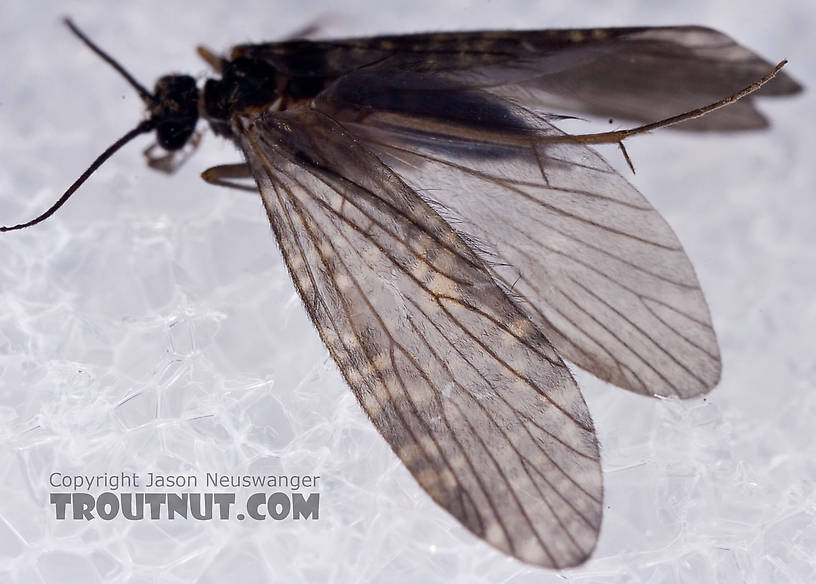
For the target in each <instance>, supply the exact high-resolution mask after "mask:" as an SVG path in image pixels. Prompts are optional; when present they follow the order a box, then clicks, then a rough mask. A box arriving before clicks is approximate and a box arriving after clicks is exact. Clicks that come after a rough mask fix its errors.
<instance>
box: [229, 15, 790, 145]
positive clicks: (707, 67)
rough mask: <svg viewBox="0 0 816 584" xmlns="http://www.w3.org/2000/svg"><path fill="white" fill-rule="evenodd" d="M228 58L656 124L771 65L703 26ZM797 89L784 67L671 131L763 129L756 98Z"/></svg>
mask: <svg viewBox="0 0 816 584" xmlns="http://www.w3.org/2000/svg"><path fill="white" fill-rule="evenodd" d="M232 56H233V58H235V57H238V56H249V57H254V58H260V59H264V60H267V61H269V62H271V63H272V64H273V65H274V66H275V67H276V68H277V69H278V70H279V71H281V72H283V73H284V74H285V75H292V76H306V77H311V76H318V77H323V78H326V79H336V78H338V77H341V76H343V75H345V74H348V73H351V72H353V71H357V70H360V69H374V70H378V71H381V72H386V73H392V72H397V71H400V72H408V73H422V74H429V73H430V74H434V75H437V76H441V77H445V78H447V79H449V80H452V81H455V82H456V83H458V84H459V85H460V86H461V87H462V88H470V89H481V90H486V91H491V92H494V93H496V94H499V95H504V96H506V97H511V98H512V99H513V100H514V101H515V102H516V103H518V104H519V105H522V106H524V107H527V108H541V109H544V110H547V111H550V112H555V113H559V114H567V113H570V114H578V115H582V114H589V115H596V116H600V117H603V118H615V119H616V121H621V120H632V121H641V122H655V121H657V120H661V119H665V118H667V117H670V116H673V115H676V114H678V113H682V112H684V111H689V110H692V109H696V108H699V107H701V106H704V105H707V104H710V103H713V102H715V101H718V100H720V99H723V98H725V97H727V96H729V95H732V94H733V93H734V92H736V91H738V90H740V89H742V88H743V87H746V86H748V85H750V84H751V83H753V82H755V81H757V80H758V79H760V78H762V77H763V76H764V75H765V74H767V73H768V72H769V71H770V70H771V69H772V68H773V65H772V64H771V63H768V62H767V61H766V60H765V59H763V58H761V57H760V56H758V55H757V54H755V53H754V52H752V51H751V50H749V49H747V48H745V47H743V46H742V45H740V44H738V43H737V42H736V41H734V40H733V39H731V38H730V37H729V36H727V35H725V34H723V33H721V32H719V31H716V30H713V29H710V28H705V27H700V26H674V27H637V28H601V29H576V30H538V31H512V30H511V31H473V32H460V33H431V34H410V35H395V36H381V37H370V38H352V39H338V40H327V41H316V42H312V41H295V42H284V43H266V44H262V45H240V46H237V47H235V49H234V50H233V53H232ZM800 90H801V86H800V85H799V84H798V83H797V82H796V81H794V80H793V79H792V78H791V77H790V76H788V75H787V74H786V73H781V74H779V75H777V77H776V78H775V79H774V80H773V81H772V82H771V83H768V84H767V85H766V86H765V87H763V88H762V89H761V90H759V91H758V92H757V93H756V96H754V95H752V96H749V97H747V98H745V99H743V100H741V101H739V102H737V103H735V104H733V105H731V106H729V107H727V108H724V109H721V110H718V111H716V112H714V113H712V114H709V115H707V116H705V117H703V118H699V119H697V120H692V121H689V122H685V123H683V124H679V125H678V126H674V128H676V129H682V130H693V131H709V130H717V131H720V130H748V129H756V128H762V127H765V126H767V121H766V119H765V118H764V116H763V115H762V114H761V113H760V112H759V110H757V108H756V105H755V101H754V97H759V96H761V95H766V96H772V95H789V94H793V93H796V92H798V91H800Z"/></svg>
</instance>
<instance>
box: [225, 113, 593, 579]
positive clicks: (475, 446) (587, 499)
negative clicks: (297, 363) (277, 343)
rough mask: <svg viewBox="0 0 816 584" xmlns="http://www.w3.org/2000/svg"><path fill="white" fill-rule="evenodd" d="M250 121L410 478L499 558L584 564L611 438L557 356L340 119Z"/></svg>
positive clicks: (355, 374)
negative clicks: (600, 437)
mask: <svg viewBox="0 0 816 584" xmlns="http://www.w3.org/2000/svg"><path fill="white" fill-rule="evenodd" d="M235 123H236V124H242V126H243V127H241V128H236V129H237V130H239V131H236V135H237V136H240V145H241V147H242V149H243V151H244V152H245V154H246V156H247V160H248V162H249V164H250V166H251V168H252V171H253V175H254V177H255V179H256V181H257V183H258V186H259V189H260V192H261V196H262V198H263V202H264V205H265V207H266V210H267V213H268V215H269V220H270V222H271V225H272V228H273V231H274V232H275V235H276V237H277V240H278V243H279V245H280V248H281V250H282V253H283V256H284V258H285V261H286V264H287V266H288V268H289V271H290V274H291V276H292V278H293V280H294V282H295V284H296V287H297V289H298V292H299V293H300V296H301V298H302V299H303V301H304V303H305V305H306V307H307V310H308V312H309V314H310V316H311V318H312V321H313V322H314V324H315V326H316V327H317V329H318V331H319V333H320V335H321V337H322V338H323V341H324V342H325V343H326V346H327V347H328V348H329V352H330V353H331V355H332V356H333V357H334V359H335V361H336V362H337V364H338V366H339V368H340V370H341V372H342V373H343V376H344V377H345V379H346V381H347V382H348V384H349V385H350V386H351V388H352V390H353V392H354V394H355V395H356V397H357V399H358V400H359V402H360V404H361V405H362V407H363V409H364V410H365V411H366V413H367V414H368V416H369V417H370V418H371V420H372V422H373V423H374V425H375V426H376V427H377V429H378V430H379V431H380V433H381V434H382V435H383V437H384V438H385V439H386V440H387V441H388V443H389V444H390V446H391V448H392V449H393V450H394V452H395V453H396V454H397V456H398V457H399V458H400V459H401V460H402V462H403V463H404V464H405V466H406V467H407V468H408V469H409V471H410V472H411V474H412V475H413V476H414V477H415V478H416V480H417V481H418V482H419V484H420V485H421V486H422V487H423V488H424V489H425V490H426V491H427V492H428V493H429V494H430V495H431V497H432V498H433V499H434V500H435V501H436V502H437V503H439V504H440V505H441V506H442V507H444V508H445V509H446V510H447V511H449V512H450V513H451V514H453V515H454V516H455V517H456V518H457V519H458V520H459V521H460V522H461V523H462V524H463V525H464V526H465V527H467V528H468V529H469V530H470V531H472V532H473V533H475V534H476V535H477V536H479V537H481V538H483V539H484V540H486V541H487V542H488V543H490V544H491V545H493V546H495V547H497V548H498V549H500V550H502V551H504V552H506V553H508V554H511V555H513V556H515V557H517V558H519V559H521V560H523V561H525V562H529V563H532V564H537V565H541V566H546V567H552V568H563V567H567V566H574V565H577V564H580V563H582V562H583V561H584V560H585V559H586V558H587V557H588V556H589V554H590V553H591V551H592V549H593V548H594V546H595V543H596V540H597V536H598V531H599V529H600V523H601V514H602V505H601V500H602V478H601V468H600V461H599V452H598V444H597V441H596V438H595V433H594V429H593V425H592V421H591V419H590V415H589V412H588V410H587V407H586V404H585V402H584V400H583V398H582V396H581V394H580V392H579V390H578V387H577V386H576V384H575V382H574V380H573V379H572V377H571V375H570V374H569V371H568V370H567V369H566V367H565V366H564V364H563V363H562V361H561V359H560V358H559V356H558V354H557V353H556V352H555V350H554V349H553V348H552V346H550V344H549V343H548V342H547V340H546V339H545V338H544V336H543V335H542V334H541V333H540V332H539V331H538V330H537V329H536V328H535V326H533V324H532V323H531V322H530V320H529V319H528V318H527V317H526V316H525V315H524V314H523V313H522V312H521V311H520V310H519V309H518V308H517V307H516V305H515V304H514V303H513V302H512V301H511V300H510V299H509V298H508V296H507V295H506V294H505V292H504V291H503V290H502V289H501V288H500V287H499V286H498V285H497V284H496V283H495V282H494V281H493V279H492V277H491V275H490V273H489V272H488V270H487V269H486V268H485V266H484V264H483V263H482V262H481V260H480V259H479V258H478V257H477V256H476V255H475V254H474V253H473V251H472V250H471V249H470V248H469V247H468V245H467V244H466V243H465V242H464V240H463V239H462V238H461V237H460V236H459V235H458V234H457V233H456V232H455V231H454V230H453V229H452V228H451V227H450V225H448V224H447V223H446V222H445V221H444V220H443V219H442V218H441V217H440V216H439V215H438V214H437V213H436V212H435V211H434V210H433V209H432V208H431V207H430V206H429V205H428V204H427V203H426V202H424V201H423V200H422V199H421V198H420V197H419V196H418V195H417V194H416V193H415V192H414V191H413V190H412V189H410V188H409V187H408V186H407V185H406V184H405V183H404V182H403V181H402V180H401V179H400V178H399V177H398V176H397V175H396V174H395V173H394V172H392V171H391V170H390V169H388V168H387V167H386V166H385V165H383V164H382V163H381V162H380V161H379V160H378V159H377V158H376V157H375V156H374V155H372V154H371V153H369V152H368V151H367V150H365V149H364V148H362V147H361V146H360V145H359V144H358V143H357V141H356V140H355V138H354V137H353V136H351V135H350V134H349V133H348V132H347V131H345V130H344V129H343V128H342V127H341V126H340V125H339V124H337V123H336V122H334V121H332V120H331V119H330V118H328V117H327V116H325V115H323V114H321V113H319V112H316V111H313V110H309V109H305V108H297V109H291V110H287V111H285V112H282V113H278V114H272V113H268V114H265V115H263V116H261V117H260V118H257V119H256V120H254V121H247V120H244V119H241V118H237V119H236V121H235Z"/></svg>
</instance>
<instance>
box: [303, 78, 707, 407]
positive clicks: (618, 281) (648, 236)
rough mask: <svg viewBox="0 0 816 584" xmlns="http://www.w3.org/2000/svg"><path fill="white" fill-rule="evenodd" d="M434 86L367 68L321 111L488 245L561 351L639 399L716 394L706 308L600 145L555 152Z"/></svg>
mask: <svg viewBox="0 0 816 584" xmlns="http://www.w3.org/2000/svg"><path fill="white" fill-rule="evenodd" d="M435 82H436V83H437V85H436V86H435V85H433V82H431V81H429V80H423V79H421V78H413V80H412V78H411V77H410V76H405V75H400V76H398V77H395V78H387V77H382V76H380V77H379V80H378V79H377V76H376V75H372V74H368V73H365V72H359V73H355V74H352V75H349V76H347V77H346V78H344V79H342V80H341V81H339V82H338V83H336V84H335V85H334V87H333V88H331V89H330V90H328V91H327V92H325V93H324V94H322V95H321V96H319V97H318V99H317V100H315V104H314V107H317V108H319V109H321V110H323V111H325V112H327V113H328V114H329V115H331V116H333V117H334V118H335V119H337V120H339V121H340V122H341V123H342V124H343V125H344V126H345V127H346V128H348V129H349V131H351V132H353V133H354V135H355V136H356V137H357V139H358V140H360V141H361V142H362V143H363V144H364V145H365V146H366V148H368V149H370V150H371V151H372V152H375V153H376V155H377V156H378V157H379V158H380V160H381V161H382V162H384V163H385V164H386V165H387V166H388V167H390V168H391V169H393V170H395V171H396V172H397V173H398V174H399V175H400V176H401V177H402V178H403V179H404V180H405V181H406V182H407V183H408V184H409V185H410V186H411V187H412V188H413V189H414V190H416V191H417V192H419V193H422V194H423V196H426V197H427V198H428V199H429V200H430V199H433V201H435V202H436V203H437V204H438V207H439V208H441V209H444V210H445V211H444V212H446V213H449V214H450V215H451V216H452V217H456V218H457V219H458V221H456V222H454V223H453V224H454V225H456V227H457V229H458V230H459V231H460V232H462V233H467V234H468V235H471V236H475V238H476V240H478V241H480V242H481V245H479V246H476V247H475V249H476V250H477V253H479V254H480V256H481V257H482V258H483V260H485V261H486V262H489V263H491V264H492V266H493V273H494V275H495V277H496V278H497V279H498V280H499V281H501V282H503V283H504V285H505V286H506V288H507V289H508V290H511V291H512V293H513V294H515V295H516V296H518V297H519V298H520V299H521V300H522V301H523V304H522V305H524V306H526V311H527V314H528V315H529V317H530V318H531V319H532V321H533V322H534V323H535V325H536V327H537V328H539V329H540V330H541V331H542V332H544V334H545V335H546V336H547V338H548V339H549V340H550V342H551V343H552V344H553V345H554V346H555V348H556V349H557V350H558V352H559V353H560V354H561V355H564V356H565V357H567V358H568V359H570V360H572V361H573V362H575V363H576V364H578V365H580V366H581V367H583V368H584V369H587V370H588V371H591V372H592V373H594V374H595V375H597V376H598V377H601V378H602V379H605V380H608V381H610V382H612V383H614V384H616V385H619V386H621V387H624V388H627V389H630V390H632V391H636V392H638V393H643V394H647V395H654V394H656V395H663V396H679V397H684V398H685V397H691V396H695V395H699V394H701V393H705V392H706V391H708V390H709V389H711V388H712V387H713V386H714V385H715V384H716V383H717V381H718V379H719V375H720V356H719V350H718V346H717V340H716V337H715V334H714V331H713V328H712V325H711V319H710V316H709V312H708V307H707V305H706V302H705V299H704V297H703V294H702V292H701V290H700V286H699V283H698V281H697V277H696V275H695V273H694V269H693V268H692V266H691V263H690V261H689V259H688V258H687V257H686V254H685V252H684V251H683V248H682V246H681V245H680V243H679V241H678V240H677V237H676V236H675V235H674V233H673V232H672V230H671V228H670V227H669V226H668V224H667V223H666V222H665V221H664V220H663V218H662V217H661V216H660V215H659V214H658V213H657V211H655V209H654V208H653V207H652V206H651V205H650V204H649V203H648V201H646V199H645V198H644V197H643V196H642V195H641V194H640V193H638V192H637V190H635V188H634V187H632V186H631V185H630V184H629V183H628V182H627V181H626V180H624V179H623V178H622V177H621V176H620V175H619V174H617V173H616V172H615V171H614V170H613V169H612V168H611V167H610V166H609V165H608V164H607V163H606V162H605V161H604V160H603V159H602V158H601V157H600V156H598V155H597V154H596V153H595V152H594V151H592V150H591V149H589V148H587V147H585V146H583V145H580V144H576V143H553V141H552V138H553V137H559V136H562V135H563V134H562V133H561V132H560V131H558V130H557V129H556V128H554V127H553V126H552V125H551V124H550V123H549V122H548V121H547V120H546V119H543V118H541V117H540V116H535V115H532V114H530V113H529V112H525V111H524V110H522V109H520V108H518V107H516V106H513V105H512V104H510V103H508V102H506V101H502V100H500V99H499V98H497V97H495V96H491V95H488V94H484V93H483V92H470V93H469V92H459V93H456V92H454V93H446V92H444V91H440V90H439V82H438V80H437V81H435ZM395 84H399V85H400V86H401V87H402V89H403V91H394V89H393V87H394V85H395ZM361 87H362V88H364V89H360V88H361ZM423 87H427V88H429V89H426V90H423V89H422V88H423ZM409 89H410V91H409ZM399 95H402V96H405V95H410V96H411V97H410V98H405V97H396V96H399ZM383 96H388V97H387V98H385V97H383ZM430 102H435V105H429V103H430ZM445 104H447V105H445ZM448 109H450V110H451V111H455V112H456V113H455V114H453V113H451V114H449V115H444V112H445V111H446V110H448ZM440 112H442V113H440Z"/></svg>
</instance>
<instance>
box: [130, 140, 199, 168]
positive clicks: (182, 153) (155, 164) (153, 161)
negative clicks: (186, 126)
mask: <svg viewBox="0 0 816 584" xmlns="http://www.w3.org/2000/svg"><path fill="white" fill-rule="evenodd" d="M200 142H201V134H199V133H198V132H196V133H195V134H193V136H192V137H191V138H190V141H189V142H188V143H187V145H186V146H185V147H184V148H183V149H182V150H173V151H172V152H165V153H164V154H155V153H154V152H155V150H156V148H157V147H158V146H159V145H158V143H156V142H154V143H153V144H151V145H150V146H148V147H147V148H145V149H144V150H143V151H142V154H144V157H145V159H147V165H148V166H149V167H150V168H152V169H153V170H158V171H161V172H164V173H167V174H173V173H174V172H176V170H178V168H179V167H180V166H181V165H182V164H184V163H185V162H187V159H188V158H190V156H191V155H192V154H193V152H195V150H196V148H198V145H199V143H200Z"/></svg>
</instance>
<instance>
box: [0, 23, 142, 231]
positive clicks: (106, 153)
mask: <svg viewBox="0 0 816 584" xmlns="http://www.w3.org/2000/svg"><path fill="white" fill-rule="evenodd" d="M65 24H66V25H67V26H68V28H69V29H71V32H73V33H74V34H75V35H76V36H77V37H79V39H80V40H81V41H82V42H83V43H85V44H86V45H87V46H88V48H90V49H91V50H92V51H93V52H94V53H96V54H97V55H99V57H101V58H102V60H103V61H105V62H106V63H108V64H109V65H110V66H111V67H113V68H114V69H116V71H118V72H119V74H120V75H121V76H122V77H124V78H125V79H126V80H127V82H128V83H130V85H131V86H132V87H133V88H134V89H135V90H136V91H137V93H138V94H139V95H140V96H141V98H142V99H143V100H144V102H145V103H147V104H148V105H150V104H152V103H154V102H155V101H156V98H155V97H154V95H153V94H152V93H150V92H149V91H148V90H147V89H145V88H144V86H143V85H142V84H141V83H139V82H138V81H136V79H134V78H133V76H132V75H131V74H130V73H128V72H127V71H125V68H124V67H122V66H121V65H120V64H119V63H117V62H116V61H115V60H114V59H113V57H111V56H110V55H108V54H107V53H106V52H105V51H103V50H102V49H100V48H99V47H97V46H96V45H95V44H94V43H93V42H91V40H90V39H89V38H88V37H86V36H85V35H84V34H83V33H82V31H80V30H79V29H78V28H77V27H76V25H75V24H74V23H73V22H71V19H69V18H66V19H65ZM155 128H156V122H155V121H154V120H153V119H149V120H145V121H143V122H142V123H140V124H139V125H138V126H136V127H135V128H133V129H132V130H131V131H129V132H128V133H127V134H125V135H124V136H122V137H121V138H119V139H118V140H117V141H116V142H114V143H113V144H111V145H110V146H108V148H107V149H106V150H105V151H104V152H103V153H102V154H100V155H99V156H98V157H97V158H96V160H94V161H93V162H92V163H91V165H90V166H89V167H88V168H87V169H86V170H85V172H83V173H82V175H80V177H79V178H78V179H76V180H75V181H74V184H72V185H71V186H70V187H68V190H67V191H65V192H64V193H63V194H62V196H61V197H60V198H59V200H58V201H57V202H56V203H54V204H53V205H51V207H50V208H49V209H48V210H47V211H46V212H45V213H43V214H42V215H40V216H39V217H37V218H35V219H32V220H31V221H28V222H26V223H20V224H19V225H13V226H11V227H5V226H0V233H2V232H5V231H14V230H16V229H23V228H24V227H31V226H32V225H36V224H37V223H40V222H41V221H45V220H46V219H48V218H49V217H50V216H51V215H53V214H54V213H55V212H56V211H57V209H59V208H60V207H62V206H63V205H64V204H65V202H66V201H67V200H68V199H69V198H71V195H73V194H74V192H75V191H76V190H77V189H78V188H79V187H80V186H82V183H84V182H85V181H86V180H88V177H89V176H91V175H92V174H93V173H94V172H95V171H96V169H97V168H99V167H100V166H102V164H103V163H104V162H105V161H106V160H107V159H108V158H110V157H111V156H113V154H114V153H115V152H116V151H117V150H119V149H120V148H121V147H122V146H124V145H125V144H127V143H128V142H130V141H131V140H133V138H135V137H136V136H138V135H140V134H146V133H148V132H151V131H153V130H154V129H155Z"/></svg>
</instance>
